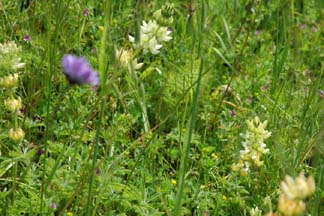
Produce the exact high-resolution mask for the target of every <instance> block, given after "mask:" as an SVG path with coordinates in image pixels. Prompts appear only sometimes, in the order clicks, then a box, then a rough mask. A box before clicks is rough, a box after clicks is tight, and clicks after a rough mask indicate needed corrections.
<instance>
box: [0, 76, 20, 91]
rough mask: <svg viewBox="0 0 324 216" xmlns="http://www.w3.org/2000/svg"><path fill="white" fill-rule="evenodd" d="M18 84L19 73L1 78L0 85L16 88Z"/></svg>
mask: <svg viewBox="0 0 324 216" xmlns="http://www.w3.org/2000/svg"><path fill="white" fill-rule="evenodd" d="M17 86H18V74H17V73H15V74H10V75H8V76H6V77H2V78H0V87H3V88H14V87H17Z"/></svg>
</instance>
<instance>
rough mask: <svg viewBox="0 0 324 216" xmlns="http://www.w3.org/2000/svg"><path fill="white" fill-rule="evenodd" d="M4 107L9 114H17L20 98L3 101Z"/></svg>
mask: <svg viewBox="0 0 324 216" xmlns="http://www.w3.org/2000/svg"><path fill="white" fill-rule="evenodd" d="M4 106H5V107H6V109H7V110H9V111H11V112H17V111H18V110H19V109H20V108H21V98H20V97H18V99H10V98H9V99H6V100H5V101H4Z"/></svg>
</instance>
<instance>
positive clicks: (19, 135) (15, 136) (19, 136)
mask: <svg viewBox="0 0 324 216" xmlns="http://www.w3.org/2000/svg"><path fill="white" fill-rule="evenodd" d="M24 137H25V132H24V131H23V130H22V129H21V128H17V129H13V128H11V129H10V130H9V138H10V139H12V140H13V141H16V142H21V141H22V140H23V139H24Z"/></svg>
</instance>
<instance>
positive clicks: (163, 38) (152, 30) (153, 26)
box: [128, 20, 172, 55]
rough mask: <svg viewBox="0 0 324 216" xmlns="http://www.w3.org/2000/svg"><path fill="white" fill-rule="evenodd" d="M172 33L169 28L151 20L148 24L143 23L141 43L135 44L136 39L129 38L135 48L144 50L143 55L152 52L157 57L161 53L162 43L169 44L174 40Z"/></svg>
mask: <svg viewBox="0 0 324 216" xmlns="http://www.w3.org/2000/svg"><path fill="white" fill-rule="evenodd" d="M170 34H171V31H170V30H169V29H168V28H167V27H162V26H159V25H158V24H157V22H156V21H155V20H150V21H149V22H148V23H146V22H145V21H143V23H142V26H141V30H140V41H139V42H138V43H135V38H134V37H132V36H130V35H129V36H128V37H129V41H130V42H132V43H133V45H134V47H135V48H142V49H143V53H144V54H146V53H148V52H151V53H152V54H153V55H156V54H158V53H159V52H160V48H161V47H162V45H161V44H160V43H162V42H167V41H169V40H171V39H172V37H171V36H169V35H170Z"/></svg>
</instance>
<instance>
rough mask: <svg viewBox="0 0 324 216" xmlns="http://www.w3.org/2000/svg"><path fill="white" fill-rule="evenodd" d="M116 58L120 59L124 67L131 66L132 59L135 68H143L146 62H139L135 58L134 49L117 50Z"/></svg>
mask: <svg viewBox="0 0 324 216" xmlns="http://www.w3.org/2000/svg"><path fill="white" fill-rule="evenodd" d="M116 58H117V59H118V60H119V62H120V64H121V65H122V66H124V67H129V63H130V61H132V66H133V68H134V69H135V70H138V69H141V68H142V67H143V65H144V63H137V58H135V59H133V60H132V58H133V50H131V49H129V50H127V49H123V48H121V49H120V50H116Z"/></svg>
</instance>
